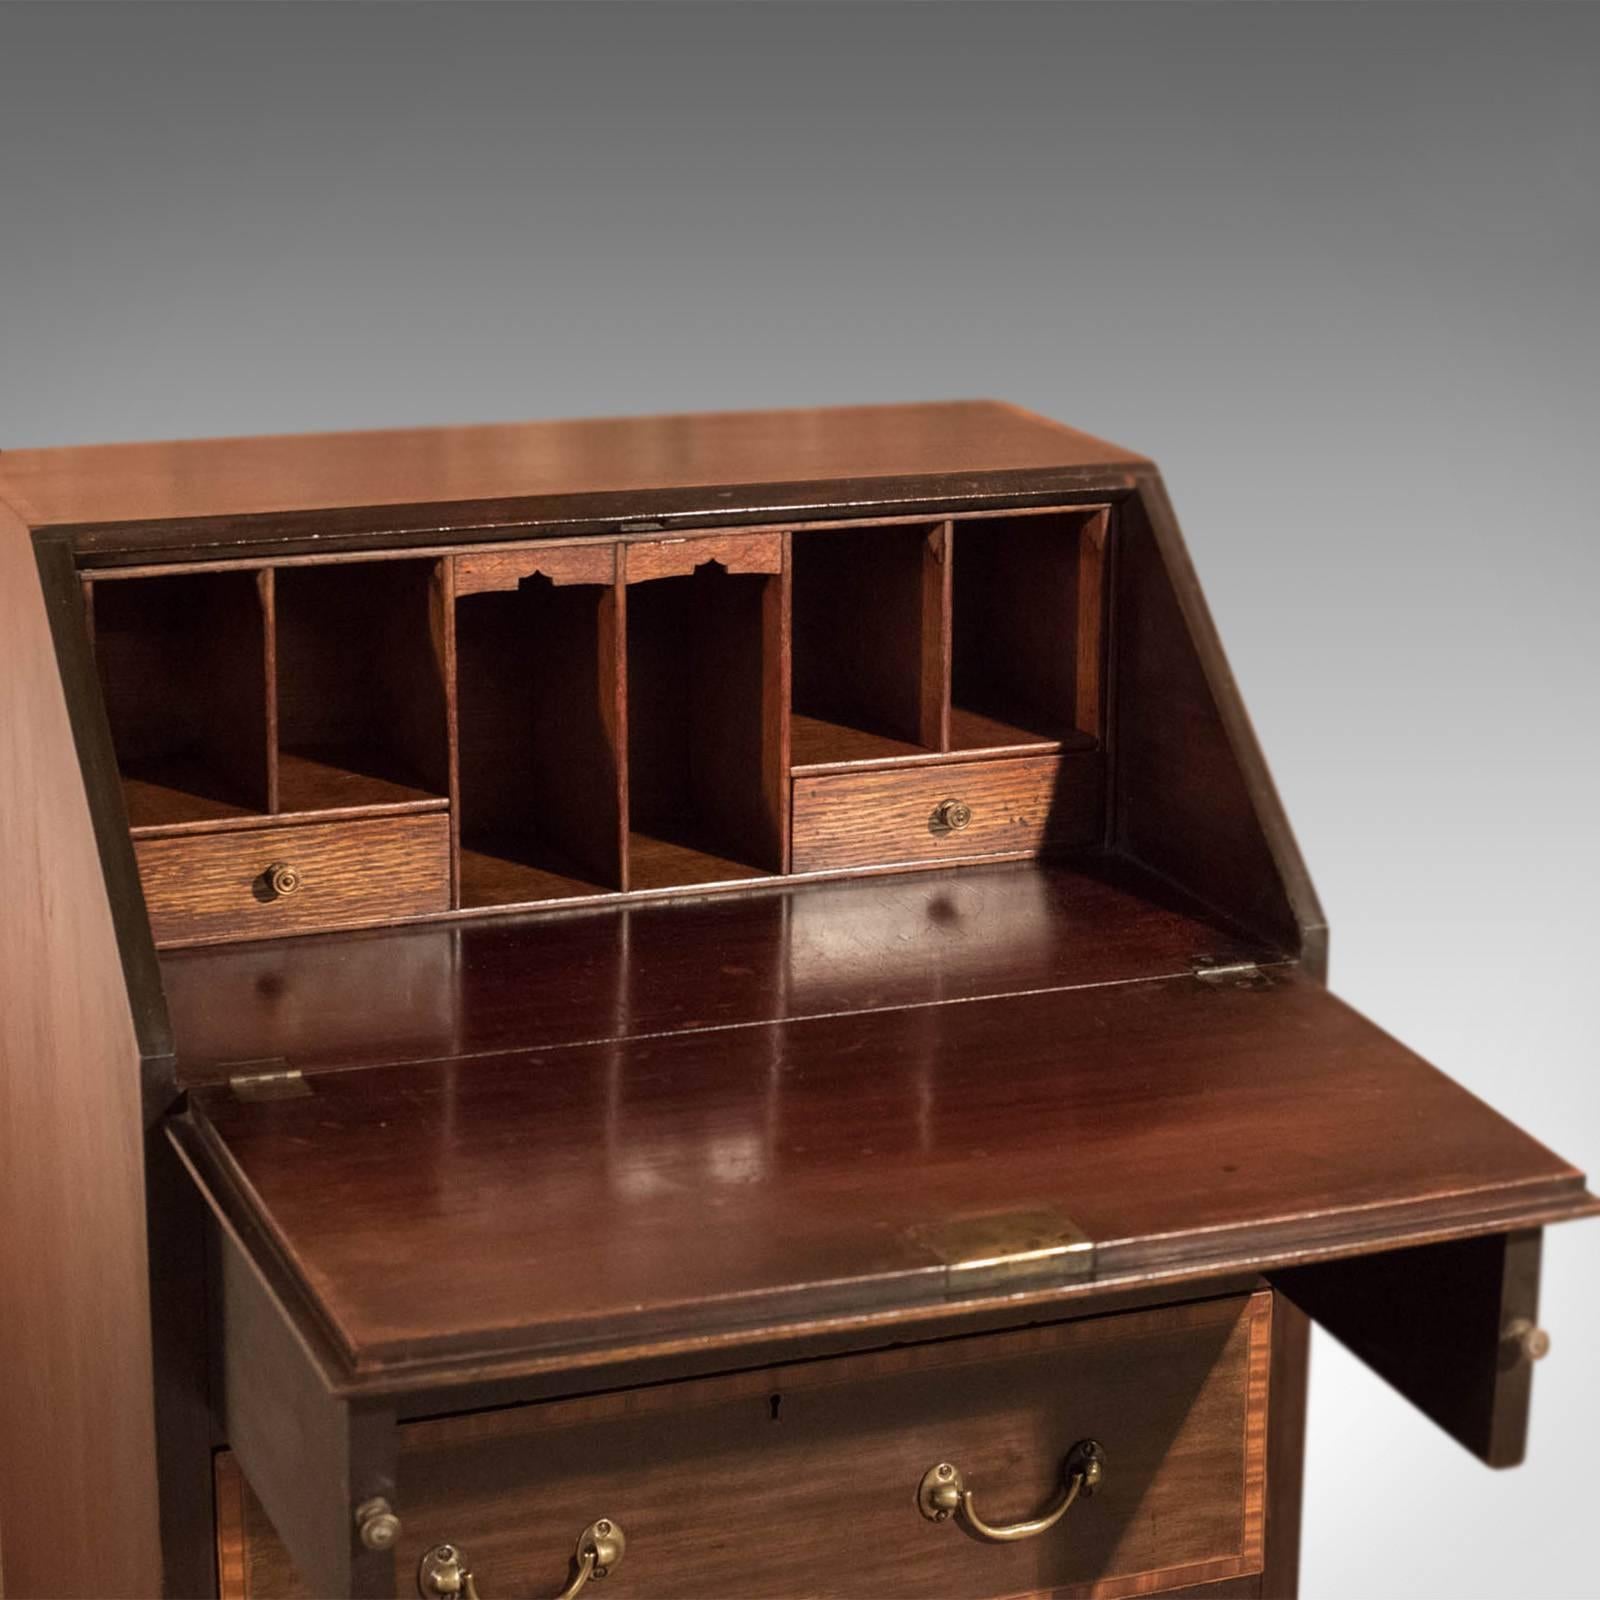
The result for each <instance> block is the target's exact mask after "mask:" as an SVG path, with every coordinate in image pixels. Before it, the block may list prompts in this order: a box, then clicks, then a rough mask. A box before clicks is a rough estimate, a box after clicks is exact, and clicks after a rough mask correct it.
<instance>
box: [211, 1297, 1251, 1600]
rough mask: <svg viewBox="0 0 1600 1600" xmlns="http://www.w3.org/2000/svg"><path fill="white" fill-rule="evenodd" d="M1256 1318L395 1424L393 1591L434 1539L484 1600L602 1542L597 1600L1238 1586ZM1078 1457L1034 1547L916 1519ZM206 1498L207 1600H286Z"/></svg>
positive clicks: (284, 1578) (988, 1502) (1117, 1327)
mask: <svg viewBox="0 0 1600 1600" xmlns="http://www.w3.org/2000/svg"><path fill="white" fill-rule="evenodd" d="M1271 1305H1272V1298H1271V1296H1270V1294H1258V1295H1254V1296H1250V1297H1239V1298H1233V1299H1225V1300H1213V1301H1203V1302H1200V1303H1198V1304H1194V1305H1188V1306H1179V1307H1168V1308H1162V1309H1160V1310H1155V1311H1141V1312H1130V1313H1125V1314H1122V1315H1119V1316H1114V1317H1099V1318H1092V1319H1088V1320H1084V1321H1078V1322H1070V1323H1060V1324H1055V1325H1052V1326H1049V1327H1044V1328H1033V1329H1028V1330H1026V1331H1024V1332H1020V1333H1010V1334H987V1335H982V1336H979V1337H974V1338H964V1339H952V1340H949V1341H945V1342H941V1343H938V1344H932V1345H919V1346H912V1347H908V1348H905V1349H900V1350H894V1351H889V1352H883V1353H875V1354H871V1355H863V1356H849V1357H841V1358H835V1359H828V1360H821V1361H813V1362H805V1363H799V1364H796V1365H794V1366H790V1367H781V1368H776V1369H771V1370H769V1371H767V1372H764V1373H747V1374H740V1375H737V1376H733V1377H727V1378H711V1379H703V1380H694V1381H690V1382H683V1383H676V1384H666V1385H662V1386H660V1387H656V1388H650V1389H644V1390H635V1391H628V1392H623V1393H617V1394H609V1395H602V1396H597V1397H593V1398H586V1399H581V1400H571V1401H557V1402H551V1403H548V1404H542V1405H532V1406H523V1407H519V1408H515V1409H511V1410H506V1411H499V1412H487V1413H480V1414H477V1415H473V1416H464V1417H454V1418H446V1419H443V1420H440V1421H429V1422H420V1423H413V1424H410V1425H408V1426H406V1427H404V1428H403V1429H402V1430H401V1432H402V1442H401V1458H400V1472H399V1496H398V1505H397V1507H396V1509H397V1511H398V1512H399V1514H400V1518H401V1523H402V1527H403V1532H402V1534H401V1538H400V1541H399V1544H398V1545H397V1551H398V1557H397V1570H396V1592H397V1593H398V1594H400V1595H415V1594H416V1593H417V1570H418V1563H419V1560H420V1559H421V1557H422V1556H423V1553H424V1552H425V1551H426V1550H428V1549H430V1548H431V1547H434V1546H437V1545H439V1544H442V1543H448V1544H449V1545H451V1546H452V1547H453V1548H454V1549H455V1550H456V1551H458V1552H460V1555H461V1558H462V1559H463V1560H464V1561H465V1563H466V1564H467V1566H468V1567H469V1568H470V1570H471V1572H472V1573H473V1575H474V1577H475V1579H476V1582H477V1588H478V1591H479V1593H480V1594H481V1595H482V1596H483V1600H496V1597H501V1600H510V1597H526V1596H531V1595H541V1594H555V1593H557V1592H558V1591H559V1590H561V1589H562V1588H563V1586H564V1585H566V1584H567V1583H569V1582H570V1581H571V1579H572V1578H573V1577H574V1576H576V1573H577V1570H578V1568H577V1565H576V1560H575V1555H574V1550H575V1545H576V1543H577V1541H578V1540H579V1538H580V1535H582V1534H583V1532H584V1531H585V1530H586V1529H589V1528H590V1527H592V1525H594V1524H595V1523H597V1522H599V1521H602V1520H606V1521H609V1522H611V1523H612V1524H614V1525H615V1526H616V1527H617V1528H619V1529H620V1530H621V1531H622V1533H623V1535H624V1536H625V1540H626V1543H625V1546H624V1550H623V1559H622V1560H621V1561H619V1562H617V1563H616V1564H615V1567H614V1570H613V1571H612V1572H611V1573H609V1574H608V1576H607V1581H606V1582H605V1584H604V1586H603V1592H604V1594H605V1596H606V1597H607V1600H628V1597H630V1596H632V1597H636V1600H646V1597H649V1600H672V1597H675V1596H681V1597H684V1600H688V1597H691V1596H693V1597H695V1600H755V1597H767V1600H788V1597H799V1596H833V1597H839V1600H845V1597H860V1596H864V1595H872V1596H874V1597H876V1600H894V1597H902V1600H927V1597H928V1596H933V1595H940V1596H951V1597H975V1600H976V1597H996V1596H1020V1595H1039V1594H1052V1595H1056V1596H1094V1597H1097V1600H1111V1597H1113V1596H1124V1595H1129V1596H1131V1595H1144V1594H1153V1593H1159V1592H1160V1591H1162V1590H1164V1589H1175V1588H1181V1587H1183V1586H1185V1585H1190V1584H1197V1583H1205V1582H1215V1581H1220V1580H1224V1579H1228V1578H1238V1577H1244V1576H1248V1575H1251V1574H1254V1573H1257V1572H1259V1571H1260V1570H1261V1564H1262V1554H1263V1526H1264V1517H1265V1457H1266V1407H1267V1369H1268V1353H1269V1345H1270V1327H1271ZM1084 1440H1093V1441H1097V1442H1098V1444H1099V1445H1100V1446H1101V1447H1102V1449H1103V1458H1104V1470H1103V1475H1102V1477H1101V1481H1100V1483H1099V1485H1098V1487H1097V1489H1096V1491H1095V1493H1094V1494H1093V1496H1092V1497H1082V1496H1080V1497H1079V1498H1078V1499H1077V1501H1076V1502H1075V1503H1074V1504H1073V1505H1072V1506H1071V1508H1070V1509H1069V1510H1068V1511H1067V1513H1066V1514H1065V1515H1064V1516H1063V1517H1062V1518H1061V1519H1060V1520H1059V1522H1057V1523H1056V1524H1055V1525H1054V1526H1053V1527H1051V1528H1050V1529H1048V1530H1047V1531H1045V1532H1042V1533H1039V1534H1037V1535H1036V1536H1034V1537H1031V1538H1027V1539H1023V1540H1020V1541H1018V1542H1014V1543H996V1542H990V1541H988V1540H986V1539H984V1538H982V1537H980V1536H979V1535H978V1534H977V1533H975V1532H974V1531H972V1529H971V1528H970V1526H969V1524H968V1522H967V1520H966V1517H965V1515H964V1514H962V1513H958V1514H956V1515H955V1516H953V1517H951V1518H949V1519H948V1520H945V1521H934V1520H930V1519H929V1518H928V1517H927V1516H925V1515H924V1514H923V1511H922V1509H921V1508H920V1506H919V1489H920V1486H921V1485H922V1483H923V1480H924V1477H925V1475H926V1474H928V1473H929V1471H930V1469H933V1470H934V1472H935V1474H937V1469H938V1468H939V1467H940V1466H941V1465H946V1466H949V1467H951V1468H952V1469H955V1470H957V1471H959V1473H960V1475H961V1479H962V1481H963V1482H964V1484H965V1486H966V1487H967V1488H968V1489H969V1490H970V1491H971V1493H972V1497H973V1502H974V1505H975V1507H976V1509H977V1512H978V1514H979V1516H980V1517H982V1518H984V1519H986V1520H987V1521H988V1522H990V1523H992V1524H997V1523H1001V1522H1007V1521H1017V1520H1021V1519H1024V1518H1033V1517H1037V1516H1039V1515H1040V1514H1041V1512H1042V1511H1045V1510H1047V1509H1050V1508H1051V1507H1052V1505H1053V1503H1056V1502H1058V1501H1059V1499H1060V1497H1061V1494H1062V1489H1063V1483H1064V1475H1065V1471H1066V1464H1067V1463H1068V1461H1069V1459H1071V1455H1072V1451H1073V1447H1074V1445H1076V1444H1078V1443H1079V1442H1080V1441H1084ZM951 1476H952V1478H953V1476H954V1473H952V1474H951ZM933 1482H934V1483H937V1482H939V1480H938V1478H937V1476H935V1478H934V1479H933ZM218 1489H219V1493H218V1505H219V1538H220V1565H221V1573H222V1593H223V1596H224V1600H232V1597H244V1596H250V1597H259V1600H266V1597H273V1600H277V1597H288V1596H300V1595H303V1594H304V1593H305V1591H304V1590H303V1589H302V1588H301V1587H300V1585H299V1584H298V1582H297V1580H296V1579H295V1576H294V1573H293V1571H292V1569H291V1567H290V1565H289V1563H288V1560H287V1558H286V1556H285V1555H284V1552H283V1549H282V1547H281V1546H280V1545H279V1543H278V1541H277V1539H276V1538H275V1537H274V1535H273V1533H272V1531H271V1529H270V1527H269V1526H268V1524H267V1522H266V1519H265V1517H264V1515H263V1514H262V1512H261V1510H260V1507H259V1506H258V1505H257V1504H256V1503H255V1500H254V1497H253V1496H252V1495H251V1494H250V1491H249V1489H248V1486H247V1485H246V1484H245V1483H244V1482H243V1480H242V1479H241V1477H240V1476H239V1474H238V1471H237V1469H236V1468H235V1467H234V1465H233V1463H232V1461H231V1458H229V1457H227V1456H223V1457H221V1458H220V1459H219V1469H218Z"/></svg>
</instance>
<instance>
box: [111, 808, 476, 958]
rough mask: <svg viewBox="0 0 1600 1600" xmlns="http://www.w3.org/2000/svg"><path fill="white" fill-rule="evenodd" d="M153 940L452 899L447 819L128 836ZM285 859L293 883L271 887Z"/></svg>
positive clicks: (264, 929)
mask: <svg viewBox="0 0 1600 1600" xmlns="http://www.w3.org/2000/svg"><path fill="white" fill-rule="evenodd" d="M134 850H135V854H136V855H137V857H138V862H139V875H140V878H141V880H142V882H143V885H144V898H145V905H146V908H147V909H148V911H149V915H150V927H151V931H152V932H153V933H154V934H155V937H156V942H157V943H158V944H164V945H171V944H193V943H196V942H198V941H201V940H212V939H218V940H223V939H260V938H267V937H271V936H272V935H275V934H286V933H316V932H319V931H320V930H322V929H324V928H343V927H352V926H357V925H359V924H362V923H372V922H386V921H389V920H391V919H394V918H399V917H408V916H424V915H427V914H429V913H431V912H438V911H445V910H448V909H449V905H450V825H449V819H448V818H447V817H445V816H443V815H441V814H438V813H431V814H423V815H420V816H405V815H401V816H371V817H354V818H339V819H336V820H326V819H325V820H321V821H306V822H295V823H290V824H282V825H274V826H270V827H265V828H243V829H230V830H227V831H225V832H222V831H219V832H206V833H196V834H177V835H165V836H161V837H156V838H143V839H139V840H136V841H135V845H134ZM280 868H287V869H289V870H290V871H291V872H292V873H293V875H294V879H295V886H294V888H293V889H292V890H290V891H289V892H287V893H278V892H276V891H275V890H274V887H273V881H274V875H275V873H276V872H277V870H278V869H280Z"/></svg>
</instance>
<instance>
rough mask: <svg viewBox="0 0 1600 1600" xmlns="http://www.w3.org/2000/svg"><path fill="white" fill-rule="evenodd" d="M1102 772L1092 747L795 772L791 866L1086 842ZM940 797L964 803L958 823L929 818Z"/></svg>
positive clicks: (1092, 833)
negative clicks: (1066, 752) (966, 814)
mask: <svg viewBox="0 0 1600 1600" xmlns="http://www.w3.org/2000/svg"><path fill="white" fill-rule="evenodd" d="M1103 773H1104V767H1103V765H1102V763H1101V761H1100V758H1099V757H1098V756H1094V755H1087V754H1082V755H1072V756H1019V757H1017V758H1015V759H1013V760H1009V761H963V762H956V763H952V764H951V765H949V766H939V765H928V764H922V765H918V766H913V767H906V768H904V769H901V770H893V771H873V772H859V773H856V772H847V773H835V774H830V775H828V776H807V775H802V776H798V777H796V778H795V780H794V811H793V822H792V827H793V837H794V846H793V855H792V859H793V862H794V870H795V871H796V872H830V871H838V870H839V869H841V868H844V867H865V866H878V865H882V864H884V863H888V862H914V861H915V862H921V861H927V862H940V861H959V860H962V859H965V858H970V857H973V856H986V855H1028V854H1038V853H1039V852H1040V851H1042V850H1044V849H1045V848H1046V847H1047V846H1054V847H1057V848H1061V849H1069V848H1074V847H1076V848H1082V847H1085V846H1091V845H1094V844H1097V843H1098V842H1099V839H1100V830H1101V816H1102V809H1103V803H1102V794H1101V790H1102V786H1103ZM946 800H957V801H960V802H961V803H963V804H965V805H967V806H969V807H970V808H971V811H972V820H971V822H970V823H969V824H968V825H967V826H966V827H965V828H961V829H959V830H953V829H949V828H944V827H938V826H935V825H934V823H933V820H932V819H933V816H934V812H935V811H936V809H937V808H938V807H939V806H940V805H942V804H943V803H944V802H945V801H946Z"/></svg>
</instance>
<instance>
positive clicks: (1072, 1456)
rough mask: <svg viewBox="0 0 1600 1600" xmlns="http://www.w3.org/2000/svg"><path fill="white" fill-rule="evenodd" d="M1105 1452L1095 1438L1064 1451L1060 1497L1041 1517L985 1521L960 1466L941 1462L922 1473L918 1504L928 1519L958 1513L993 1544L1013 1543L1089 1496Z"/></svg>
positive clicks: (1103, 1467)
mask: <svg viewBox="0 0 1600 1600" xmlns="http://www.w3.org/2000/svg"><path fill="white" fill-rule="evenodd" d="M1105 1471H1106V1454H1105V1451H1104V1450H1102V1449H1101V1448H1100V1445H1099V1443H1098V1442H1097V1441H1096V1440H1094V1439H1080V1440H1079V1441H1078V1442H1077V1444H1075V1445H1073V1447H1072V1448H1071V1450H1069V1451H1068V1452H1067V1459H1066V1464H1065V1466H1064V1467H1063V1468H1062V1473H1061V1477H1062V1484H1061V1498H1060V1500H1059V1501H1057V1502H1056V1504H1055V1506H1054V1507H1052V1508H1051V1509H1050V1510H1049V1511H1047V1512H1045V1513H1044V1515H1043V1516H1040V1517H1034V1518H1033V1519H1032V1520H1030V1521H1028V1522H1011V1523H1007V1524H1005V1525H1003V1526H1001V1527H996V1526H994V1525H993V1524H992V1523H988V1522H985V1521H984V1520H983V1518H982V1517H980V1516H979V1515H978V1509H977V1507H976V1506H975V1505H973V1503H972V1491H971V1490H970V1489H969V1488H968V1487H967V1485H966V1480H965V1479H964V1478H963V1477H962V1476H961V1469H960V1467H955V1466H952V1465H951V1464H950V1463H949V1462H948V1461H941V1462H940V1463H939V1465H938V1466H936V1467H929V1468H928V1470H927V1471H926V1472H925V1473H923V1475H922V1482H921V1484H920V1485H919V1486H918V1489H917V1506H918V1508H919V1509H920V1510H921V1512H922V1514H923V1516H925V1517H926V1518H927V1519H928V1520H929V1521H930V1522H948V1521H950V1519H951V1518H952V1517H953V1516H955V1515H956V1514H957V1513H959V1514H960V1515H961V1517H962V1518H963V1519H964V1520H965V1521H966V1524H967V1526H968V1527H969V1528H970V1529H971V1530H972V1531H973V1532H974V1533H975V1534H977V1536H978V1537H979V1538H980V1539H991V1540H993V1541H994V1542H995V1543H996V1544H1013V1543H1015V1542H1016V1541H1017V1540H1018V1539H1032V1538H1034V1537H1036V1536H1037V1535H1039V1534H1041V1533H1048V1532H1049V1531H1050V1529H1052V1528H1053V1527H1055V1525H1056V1524H1057V1523H1058V1522H1059V1521H1060V1520H1061V1519H1062V1518H1063V1517H1064V1516H1066V1514H1067V1513H1068V1512H1069V1511H1070V1510H1071V1509H1072V1507H1073V1505H1074V1504H1075V1503H1076V1501H1077V1498H1078V1496H1079V1495H1080V1494H1082V1495H1091V1494H1093V1493H1094V1492H1095V1490H1096V1489H1097V1488H1099V1486H1100V1481H1101V1479H1102V1478H1104V1477H1105Z"/></svg>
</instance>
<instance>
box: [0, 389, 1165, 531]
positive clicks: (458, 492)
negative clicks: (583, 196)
mask: <svg viewBox="0 0 1600 1600" xmlns="http://www.w3.org/2000/svg"><path fill="white" fill-rule="evenodd" d="M1148 467H1149V463H1148V462H1147V461H1146V460H1145V459H1144V458H1143V457H1142V456H1139V455H1137V454H1135V453H1134V452H1132V451H1128V450H1123V449H1121V448H1120V447H1118V446H1116V445H1112V444H1107V443H1105V442H1104V441H1103V440H1100V439H1095V438H1092V437H1091V436H1090V435H1088V434H1085V433H1079V432H1077V431H1076V430H1074V429H1071V428H1066V427H1063V426H1061V425H1060V424H1059V423H1054V422H1050V421H1048V420H1046V419H1045V418H1043V417H1037V416H1034V415H1032V414H1031V413H1029V412H1026V411H1023V410H1020V409H1018V408H1017V407H1015V406H1010V405H1004V404H1001V403H999V402H997V401H952V402H948V403H943V404H932V405H909V406H847V407H832V408H823V409H817V410H808V411H751V412H724V413H715V414H706V415H695V416H658V417H636V418H617V419H604V420H592V421H578V422H528V423H497V424H490V425H486V426H480V427H462V428H413V429H403V430H394V431H384V432H371V433H332V434H304V435H291V436H282V437H277V436H274V437H262V438H248V439H200V440H184V441H179V442H174V443H159V444H117V445H95V446H82V447H72V448H63V449H48V450H10V451H5V452H3V453H0V495H3V496H4V497H5V498H7V499H9V500H10V501H11V502H12V503H13V505H15V507H16V508H17V510H18V511H19V513H21V515H22V516H23V518H24V519H25V520H26V521H27V522H28V523H29V524H30V525H31V526H32V527H33V528H34V529H35V530H38V529H44V528H49V529H54V530H59V531H61V532H64V533H71V534H72V535H73V536H74V543H75V544H76V545H77V547H78V549H79V551H80V553H84V554H93V553H100V554H108V553H111V552H117V553H122V554H129V553H137V552H140V551H144V552H149V553H154V552H156V551H160V550H162V549H171V548H180V547H185V546H189V547H195V546H200V545H203V544H204V543H206V542H207V541H208V540H218V539H225V542H227V543H228V544H229V545H230V546H231V548H230V551H229V553H230V554H234V555H237V554H240V553H241V551H240V549H239V548H238V546H239V542H240V540H241V539H243V540H249V539H251V538H258V539H262V540H265V541H268V542H271V543H274V544H282V543H283V542H284V541H289V540H293V539H295V538H304V537H305V536H307V535H309V534H311V533H313V532H314V533H315V534H316V536H317V537H316V540H315V548H317V549H321V550H326V549H329V548H333V547H335V546H336V543H337V541H338V540H339V539H340V538H341V536H345V535H349V536H354V535H356V534H358V533H360V534H367V535H371V534H375V533H383V534H388V535H394V534H396V533H418V534H426V533H428V532H430V531H431V532H441V531H444V530H447V529H448V530H450V531H452V532H455V533H459V532H461V531H462V530H465V529H473V528H481V529H484V530H493V529H504V528H506V527H515V526H523V525H531V524H538V523H546V522H557V523H559V524H560V525H561V526H562V528H563V529H564V531H575V529H576V528H578V527H588V526H590V525H595V526H603V525H609V524H613V523H615V522H616V521H617V520H619V519H626V518H628V517H630V516H638V517H647V518H651V519H658V520H659V519H663V518H670V517H673V516H678V515H682V516H693V517H695V518H696V519H697V520H700V521H704V520H705V519H706V518H708V517H711V518H715V517H718V516H728V517H738V518H741V519H743V520H746V521H748V520H751V518H752V514H757V513H761V512H768V511H770V512H771V513H772V514H773V515H774V516H776V517H786V518H793V517H795V516H799V515H804V514H805V512H806V511H808V510H811V511H818V512H820V511H826V510H835V511H845V510H865V509H869V508H872V507H878V506H885V505H901V504H908V505H909V504H915V503H919V502H923V501H929V500H938V501H940V502H941V503H943V504H945V505H951V504H954V503H957V502H960V501H963V500H979V501H981V500H982V499H983V498H984V497H985V496H986V495H994V494H1007V493H1017V492H1032V491H1039V492H1046V491H1050V490H1068V489H1073V488H1079V487H1098V486H1100V485H1101V484H1102V483H1104V482H1106V481H1108V479H1109V480H1110V481H1122V482H1126V481H1127V479H1128V475H1129V474H1130V473H1131V472H1132V471H1134V470H1135V469H1140V468H1148ZM375 511H377V512H379V513H380V514H377V515H374V514H373V513H374V512H375Z"/></svg>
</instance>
